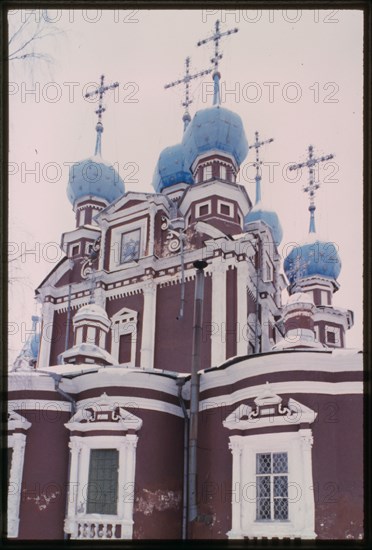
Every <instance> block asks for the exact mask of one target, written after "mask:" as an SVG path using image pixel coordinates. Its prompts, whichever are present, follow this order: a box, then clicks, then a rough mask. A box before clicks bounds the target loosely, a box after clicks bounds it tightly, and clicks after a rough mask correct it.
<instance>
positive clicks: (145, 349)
mask: <svg viewBox="0 0 372 550" xmlns="http://www.w3.org/2000/svg"><path fill="white" fill-rule="evenodd" d="M155 320H156V284H155V282H154V280H153V279H152V278H149V279H148V280H147V281H145V282H144V287H143V322H142V343H141V367H142V368H143V369H152V368H154V354H155Z"/></svg>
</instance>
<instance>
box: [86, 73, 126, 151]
mask: <svg viewBox="0 0 372 550" xmlns="http://www.w3.org/2000/svg"><path fill="white" fill-rule="evenodd" d="M104 80H105V75H101V83H100V86H99V88H97V89H96V90H94V91H93V92H88V93H87V94H85V97H92V96H95V95H98V98H99V99H98V109H97V110H96V111H95V113H96V115H98V121H97V124H96V132H97V140H96V149H95V152H94V154H95V155H100V154H101V135H102V132H103V124H102V113H104V112H105V111H106V109H105V108H104V107H103V105H102V100H103V94H105V93H106V92H107V91H108V90H113V89H114V88H117V87H118V86H119V82H114V84H110V85H109V86H104Z"/></svg>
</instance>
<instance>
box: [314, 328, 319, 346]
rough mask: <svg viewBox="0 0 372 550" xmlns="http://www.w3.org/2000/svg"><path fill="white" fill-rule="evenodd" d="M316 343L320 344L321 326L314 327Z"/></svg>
mask: <svg viewBox="0 0 372 550" xmlns="http://www.w3.org/2000/svg"><path fill="white" fill-rule="evenodd" d="M314 334H315V342H319V326H318V325H314Z"/></svg>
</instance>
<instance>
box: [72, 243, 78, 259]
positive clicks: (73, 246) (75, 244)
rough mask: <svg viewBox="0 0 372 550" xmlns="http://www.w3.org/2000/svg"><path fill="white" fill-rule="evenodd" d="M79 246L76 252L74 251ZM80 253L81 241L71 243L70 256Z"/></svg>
mask: <svg viewBox="0 0 372 550" xmlns="http://www.w3.org/2000/svg"><path fill="white" fill-rule="evenodd" d="M75 247H77V249H76V252H73V250H74V248H75ZM78 254H80V243H71V244H70V256H71V257H74V256H77V255H78Z"/></svg>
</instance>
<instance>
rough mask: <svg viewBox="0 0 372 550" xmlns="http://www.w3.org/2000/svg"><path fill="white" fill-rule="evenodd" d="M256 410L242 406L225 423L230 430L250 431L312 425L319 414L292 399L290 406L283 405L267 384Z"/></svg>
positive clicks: (259, 395)
mask: <svg viewBox="0 0 372 550" xmlns="http://www.w3.org/2000/svg"><path fill="white" fill-rule="evenodd" d="M254 402H255V404H256V408H255V409H253V408H252V407H250V406H249V405H247V404H244V403H243V404H241V405H239V407H237V408H236V409H235V410H234V411H233V412H232V413H231V414H229V415H228V417H227V418H226V419H225V420H224V421H223V426H224V427H225V428H227V429H229V430H250V429H254V428H266V427H276V426H288V425H299V424H312V423H313V422H314V421H315V419H316V416H317V413H316V412H315V411H313V410H312V409H310V408H309V407H307V406H306V405H303V404H302V403H299V401H296V400H295V399H292V398H290V399H289V400H288V405H287V406H283V405H282V398H281V397H280V396H279V395H277V394H275V393H274V392H273V391H272V389H271V387H270V385H269V384H268V383H267V384H266V386H265V389H264V390H263V391H262V392H261V393H259V394H258V396H257V397H256V399H255V400H254Z"/></svg>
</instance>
